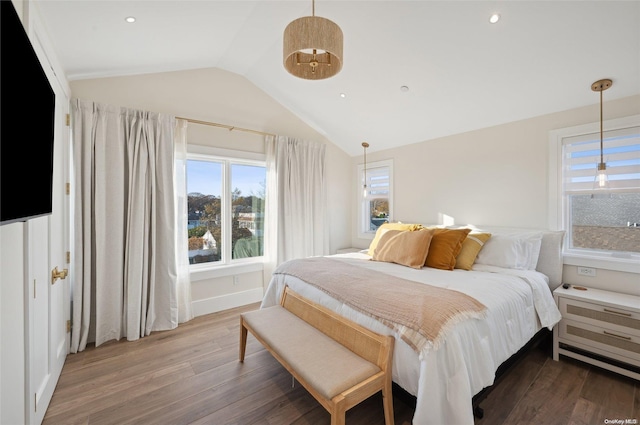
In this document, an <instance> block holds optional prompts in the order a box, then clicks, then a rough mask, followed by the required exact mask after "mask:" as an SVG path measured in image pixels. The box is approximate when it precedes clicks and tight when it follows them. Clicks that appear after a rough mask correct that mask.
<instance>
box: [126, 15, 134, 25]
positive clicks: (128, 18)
mask: <svg viewBox="0 0 640 425" xmlns="http://www.w3.org/2000/svg"><path fill="white" fill-rule="evenodd" d="M124 20H125V21H126V22H129V23H130V24H131V23H134V22H135V21H136V18H135V17H134V16H127V17H126V18H124Z"/></svg>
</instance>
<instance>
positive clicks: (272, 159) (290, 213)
mask: <svg viewBox="0 0 640 425" xmlns="http://www.w3.org/2000/svg"><path fill="white" fill-rule="evenodd" d="M265 141H266V154H267V200H266V206H265V209H266V223H265V256H266V264H265V282H269V279H270V278H271V273H272V271H273V269H274V268H275V267H277V266H278V265H279V264H280V263H282V262H284V261H287V260H291V259H294V258H305V257H311V256H317V255H326V254H328V253H329V237H328V234H329V233H328V230H329V229H328V222H327V210H326V205H327V199H326V198H327V196H326V166H325V152H326V145H325V144H324V143H319V142H312V141H306V140H299V139H293V138H288V137H284V136H275V137H274V136H267V137H266V140H265Z"/></svg>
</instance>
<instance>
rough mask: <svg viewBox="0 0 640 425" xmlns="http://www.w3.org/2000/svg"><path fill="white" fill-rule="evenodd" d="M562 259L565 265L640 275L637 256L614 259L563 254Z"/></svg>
mask: <svg viewBox="0 0 640 425" xmlns="http://www.w3.org/2000/svg"><path fill="white" fill-rule="evenodd" d="M562 258H563V263H564V264H565V265H570V266H584V267H595V268H598V269H605V270H614V271H619V272H626V273H638V274H640V261H638V256H636V255H634V256H630V258H616V257H612V256H597V255H585V254H576V253H573V252H571V253H564V254H563V255H562Z"/></svg>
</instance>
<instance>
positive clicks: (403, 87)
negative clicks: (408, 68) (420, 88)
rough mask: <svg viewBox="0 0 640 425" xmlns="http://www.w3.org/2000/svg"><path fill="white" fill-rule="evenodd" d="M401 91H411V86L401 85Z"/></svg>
mask: <svg viewBox="0 0 640 425" xmlns="http://www.w3.org/2000/svg"><path fill="white" fill-rule="evenodd" d="M400 91H409V87H407V86H400Z"/></svg>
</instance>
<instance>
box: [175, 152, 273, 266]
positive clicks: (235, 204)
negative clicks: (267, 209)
mask: <svg viewBox="0 0 640 425" xmlns="http://www.w3.org/2000/svg"><path fill="white" fill-rule="evenodd" d="M265 185H266V168H265V164H264V161H256V160H250V159H242V158H231V157H223V156H215V155H207V154H189V155H188V157H187V205H188V232H189V234H188V238H189V263H190V264H208V265H227V264H231V263H234V262H243V261H245V262H246V261H247V259H256V258H257V257H262V255H263V249H264V242H263V235H264V206H265Z"/></svg>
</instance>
